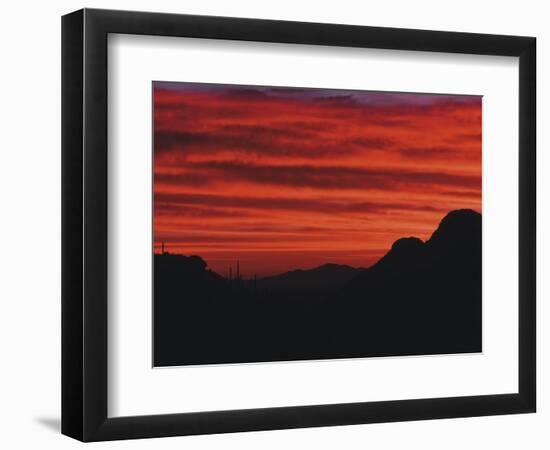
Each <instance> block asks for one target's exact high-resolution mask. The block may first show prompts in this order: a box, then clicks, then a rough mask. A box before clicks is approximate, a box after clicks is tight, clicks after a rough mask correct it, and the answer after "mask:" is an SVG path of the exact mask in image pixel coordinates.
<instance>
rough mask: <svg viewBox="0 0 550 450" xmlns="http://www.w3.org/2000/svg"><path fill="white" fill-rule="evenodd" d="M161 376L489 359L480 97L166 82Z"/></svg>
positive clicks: (160, 120)
mask: <svg viewBox="0 0 550 450" xmlns="http://www.w3.org/2000/svg"><path fill="white" fill-rule="evenodd" d="M152 96H153V99H152V100H153V105H152V107H153V236H154V248H153V249H152V252H153V255H152V258H153V285H154V288H153V317H154V318H153V365H154V366H155V367H162V366H185V365H196V364H225V363H254V362H270V361H299V360H323V359H341V358H366V357H386V356H407V355H437V354H459V353H475V352H481V351H482V269H481V268H482V264H481V261H482V250H481V248H482V246H481V243H482V227H481V223H482V222H481V220H482V219H481V218H482V215H481V213H482V211H481V207H482V134H481V130H482V97H481V96H466V95H450V94H423V93H401V92H378V91H363V90H340V89H318V88H297V87H274V86H243V85H224V84H206V83H185V82H163V81H155V82H153V84H152Z"/></svg>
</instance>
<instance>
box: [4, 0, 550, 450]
mask: <svg viewBox="0 0 550 450" xmlns="http://www.w3.org/2000/svg"><path fill="white" fill-rule="evenodd" d="M82 6H89V7H110V8H118V9H142V10H152V9H154V10H157V11H168V12H182V13H183V12H186V13H194V14H214V15H227V16H250V17H262V18H277V19H289V20H309V21H320V22H340V23H356V24H362V25H381V26H397V27H416V28H424V29H440V30H459V31H473V32H486V33H503V34H524V35H535V36H537V37H538V39H539V40H538V58H539V59H538V75H539V78H538V83H539V90H538V93H539V97H538V100H539V101H538V121H539V134H538V139H539V142H538V147H539V150H541V149H542V148H543V145H544V142H546V141H548V138H549V134H548V133H549V132H548V131H547V130H548V128H546V129H545V128H543V123H544V121H545V120H544V115H543V109H544V106H547V105H549V104H550V98H549V94H548V91H547V90H546V89H545V88H546V86H547V84H548V76H547V73H548V70H549V69H550V44H548V41H549V39H550V31H548V30H547V16H548V12H547V11H544V10H543V8H544V2H538V1H522V2H517V1H516V2H504V1H499V2H497V1H491V2H479V1H463V2H460V3H456V2H455V3H444V2H438V1H433V2H428V1H417V2H407V1H399V2H397V1H394V2H390V1H388V2H383V3H379V2H376V3H372V4H368V3H367V2H352V1H349V2H346V1H343V0H341V1H339V2H337V3H335V2H325V3H320V2H305V1H302V2H298V1H296V0H294V1H282V0H281V1H278V2H270V3H264V2H257V1H256V2H254V1H250V2H247V1H239V0H233V1H231V2H223V1H216V2H214V1H209V0H202V1H201V2H189V3H182V2H168V1H161V0H157V1H155V2H154V3H153V2H146V1H139V0H134V1H131V2H130V1H111V2H98V1H92V0H90V1H88V2H87V3H85V4H83V3H80V2H68V1H65V2H55V3H52V2H50V3H46V2H44V4H42V3H41V2H33V3H31V2H20V3H18V4H16V3H14V2H13V3H10V5H9V6H4V9H3V14H2V26H1V27H0V30H1V31H0V32H1V33H2V36H1V37H2V39H1V40H0V42H1V44H0V45H1V46H2V57H3V58H2V70H1V72H0V77H2V83H1V86H2V88H3V90H2V95H1V97H0V99H1V101H0V105H1V109H0V110H1V114H2V117H1V118H0V119H1V120H0V123H1V124H2V126H1V130H2V131H1V134H0V136H1V142H2V152H1V159H2V161H1V164H0V183H1V189H0V192H1V196H2V197H1V202H2V203H1V204H2V212H3V215H2V219H3V220H2V221H1V222H0V223H1V225H0V227H1V234H0V235H1V236H2V241H1V242H2V245H1V247H0V248H1V249H2V251H1V252H0V255H1V256H0V258H1V259H0V261H1V262H0V264H1V267H0V273H1V274H2V277H1V278H0V281H1V282H0V289H1V296H0V298H1V299H2V311H1V312H0V354H1V355H2V371H1V372H0V377H1V378H2V382H1V383H0V401H1V405H2V406H1V407H0V415H1V417H0V420H1V423H2V433H1V434H0V443H1V444H2V445H3V446H4V447H5V448H33V447H35V448H36V447H38V446H40V448H48V447H51V448H72V447H76V446H77V445H79V444H78V443H77V442H75V441H72V440H70V439H69V438H65V437H62V436H60V435H59V434H58V428H59V415H60V408H59V396H60V386H59V383H60V382H59V377H60V349H59V343H60V190H61V186H60V151H59V147H60V77H59V75H60V19H59V16H60V15H61V14H63V13H66V12H69V11H72V10H74V9H77V8H80V7H82ZM549 163H550V160H549V159H548V156H547V155H545V154H544V153H543V152H542V151H540V152H539V200H538V205H539V206H538V208H539V209H538V211H539V230H540V232H539V267H538V273H539V278H540V281H539V306H540V308H539V380H542V382H541V383H539V408H538V409H539V412H538V413H537V414H536V415H521V416H504V417H488V418H468V419H452V420H439V421H428V422H409V423H401V424H378V425H364V426H353V427H335V428H323V429H306V430H288V431H277V432H259V433H240V434H234V435H221V436H200V437H187V438H171V439H162V440H156V441H150V440H142V441H134V442H120V443H102V444H97V445H96V447H101V448H105V447H111V446H113V447H119V448H153V447H154V448H179V447H181V446H182V445H186V446H187V448H193V449H194V448H201V449H208V448H219V447H222V446H223V448H230V449H231V448H235V449H248V448H250V449H256V448H273V449H275V448H277V449H278V448H281V447H285V446H286V447H292V448H299V447H303V446H307V447H313V448H327V449H329V448H334V447H336V446H338V447H341V446H345V447H346V448H365V447H366V446H370V447H371V448H388V449H390V448H405V447H406V448H422V449H440V448H446V449H463V448H467V447H471V448H482V447H489V448H499V449H507V448H509V449H515V448H520V447H525V448H530V449H546V448H548V446H549V442H550V433H549V432H548V431H547V429H548V423H549V422H550V390H549V389H548V388H546V385H545V383H544V379H545V378H548V374H549V370H548V369H549V367H548V364H549V362H550V357H549V356H548V351H547V349H546V348H547V345H548V344H549V343H550V334H549V333H548V330H547V328H546V327H544V328H543V327H541V326H540V324H542V323H546V322H548V321H549V320H550V314H549V309H548V308H547V307H546V305H545V304H544V303H545V302H544V298H545V296H546V294H547V292H548V289H549V288H550V286H549V284H548V283H549V281H548V278H547V279H546V280H543V279H542V278H543V274H544V273H545V271H546V269H547V265H548V264H547V261H548V255H549V252H550V246H549V244H548V242H549V240H548V239H549V238H548V234H546V235H544V234H543V233H542V229H543V228H544V227H546V228H547V229H548V226H550V224H549V223H548V221H549V220H550V218H549V217H548V206H546V207H544V205H543V198H546V197H547V196H548V194H549V192H548V189H549V183H545V182H543V181H542V178H543V176H544V175H548V170H549V168H548V164H549ZM503 252H504V251H503ZM543 253H544V254H543ZM503 256H505V252H504V253H503ZM544 353H546V354H544Z"/></svg>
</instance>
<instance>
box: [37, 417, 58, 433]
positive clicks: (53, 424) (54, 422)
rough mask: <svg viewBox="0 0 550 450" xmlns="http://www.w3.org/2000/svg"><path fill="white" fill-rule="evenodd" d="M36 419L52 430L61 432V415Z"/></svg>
mask: <svg viewBox="0 0 550 450" xmlns="http://www.w3.org/2000/svg"><path fill="white" fill-rule="evenodd" d="M34 421H35V422H36V423H39V424H40V425H42V426H43V427H45V428H48V429H49V430H50V431H54V432H55V433H61V418H59V417H37V418H35V419H34Z"/></svg>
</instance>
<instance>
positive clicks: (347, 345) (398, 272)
mask: <svg viewBox="0 0 550 450" xmlns="http://www.w3.org/2000/svg"><path fill="white" fill-rule="evenodd" d="M154 262H155V264H154V327H155V328H154V360H155V361H154V363H155V365H156V366H166V365H185V364H205V363H228V362H259V361H280V360H300V359H326V358H349V357H367V356H391V355H419V354H441V353H464V352H479V351H481V215H480V214H479V213H477V212H475V211H472V210H457V211H452V212H450V213H449V214H447V215H446V216H445V217H444V218H443V220H442V221H441V223H440V225H439V226H438V228H437V229H436V230H435V231H434V233H433V234H432V236H431V237H430V239H428V240H427V241H426V242H423V241H422V240H420V239H418V238H414V237H408V238H402V239H399V240H397V241H396V242H395V243H394V244H393V245H392V247H391V249H390V250H389V251H388V253H386V255H384V256H383V257H382V258H381V259H380V260H379V261H378V262H377V263H375V264H374V265H373V266H371V267H369V268H367V269H355V268H353V267H350V266H345V265H338V264H325V265H323V266H320V267H317V268H315V269H311V270H294V271H290V272H287V273H284V274H281V275H277V276H273V277H268V278H263V279H258V280H241V279H237V280H228V279H226V278H224V277H222V276H220V275H218V274H216V273H215V272H212V271H210V270H208V267H207V263H206V262H205V261H204V260H203V259H202V258H200V257H198V256H189V257H187V256H180V255H170V254H163V255H155V257H154Z"/></svg>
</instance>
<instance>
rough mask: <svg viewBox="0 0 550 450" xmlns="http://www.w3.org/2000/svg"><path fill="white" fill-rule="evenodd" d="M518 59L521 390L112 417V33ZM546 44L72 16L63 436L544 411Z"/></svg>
mask: <svg viewBox="0 0 550 450" xmlns="http://www.w3.org/2000/svg"><path fill="white" fill-rule="evenodd" d="M109 33H122V34H136V35H151V36H178V37H193V38H209V39H226V40H227V39H229V40H239V41H259V42H277V43H290V44H310V45H325V46H336V47H368V48H377V49H393V50H414V51H429V52H447V53H465V54H477V55H502V56H516V57H519V105H518V108H519V142H518V152H519V290H518V305H519V323H518V327H519V387H518V392H517V393H504V394H498V395H479V396H469V397H449V398H429V399H414V400H398V401H377V402H366V403H346V404H336V405H311V406H297V407H277V408H262V409H248V410H235V411H212V412H197V413H182V414H163V415H145V416H133V417H116V418H109V417H108V416H107V399H108V397H107V396H108V388H109V386H108V381H107V364H108V359H107V192H108V185H107V98H108V97H107V96H108V92H107V36H108V34H109ZM535 91H536V39H535V38H533V37H517V36H502V35H487V34H471V33H457V32H438V31H421V30H409V29H395V28H378V27H365V26H349V25H333V24H320V23H300V22H286V21H274V20H258V19H243V18H227V17H208V16H191V15H174V14H157V13H144V12H127V11H108V10H95V9H83V10H80V11H76V12H74V13H71V14H68V15H66V16H64V17H63V18H62V433H63V434H66V435H68V436H71V437H73V438H76V439H79V440H82V441H103V440H113V439H132V438H147V437H161V436H177V435H191V434H210V433H227V432H237V431H253V430H273V429H282V428H299V427H318V426H329V425H346V424H362V423H376V422H397V421H406V420H423V419H438V418H453V417H466V416H486V415H497V414H513V413H529V412H535V407H536V406H535V405H536V320H535V314H536V311H535V310H536V283H535V282H536V276H535V262H536V261H535V244H536V242H535V235H536V234H535V231H536V198H535V196H536V179H535V175H536V155H535V147H536V105H535Z"/></svg>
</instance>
